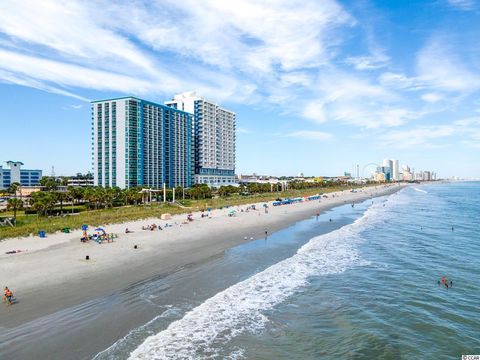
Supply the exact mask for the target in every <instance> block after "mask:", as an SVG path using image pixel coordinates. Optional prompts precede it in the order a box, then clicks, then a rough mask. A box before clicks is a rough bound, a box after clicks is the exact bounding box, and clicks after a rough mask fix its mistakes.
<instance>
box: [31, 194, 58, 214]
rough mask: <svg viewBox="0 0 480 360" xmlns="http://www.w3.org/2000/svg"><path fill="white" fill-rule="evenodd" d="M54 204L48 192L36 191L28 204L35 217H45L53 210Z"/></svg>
mask: <svg viewBox="0 0 480 360" xmlns="http://www.w3.org/2000/svg"><path fill="white" fill-rule="evenodd" d="M55 203H56V199H55V196H54V195H53V194H52V193H50V192H45V191H38V192H35V193H33V194H32V197H31V198H30V204H31V205H32V207H33V208H34V209H35V210H36V211H37V215H40V214H42V215H47V214H48V212H49V211H50V210H52V209H53V208H54V206H55Z"/></svg>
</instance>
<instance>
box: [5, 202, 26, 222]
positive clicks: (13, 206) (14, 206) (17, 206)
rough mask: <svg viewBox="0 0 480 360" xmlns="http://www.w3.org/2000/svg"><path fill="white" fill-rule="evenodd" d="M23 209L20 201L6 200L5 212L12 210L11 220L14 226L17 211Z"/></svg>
mask: <svg viewBox="0 0 480 360" xmlns="http://www.w3.org/2000/svg"><path fill="white" fill-rule="evenodd" d="M21 209H23V201H22V199H18V198H16V197H14V198H10V199H8V202H7V210H13V218H14V222H15V225H16V224H17V211H18V210H21Z"/></svg>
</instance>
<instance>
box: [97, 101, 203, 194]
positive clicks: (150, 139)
mask: <svg viewBox="0 0 480 360" xmlns="http://www.w3.org/2000/svg"><path fill="white" fill-rule="evenodd" d="M92 137H93V139H92V145H93V146H92V150H93V154H92V161H93V175H94V183H95V185H98V186H104V187H113V186H118V187H120V188H130V187H135V186H142V185H145V186H149V187H157V188H160V187H162V186H163V184H166V186H167V187H170V188H172V187H176V186H182V187H190V186H191V185H192V180H193V170H194V169H193V165H194V158H193V157H194V152H193V124H192V115H191V114H189V113H187V112H185V111H182V110H177V109H174V108H171V107H168V106H165V105H160V104H156V103H153V102H150V101H146V100H142V99H138V98H136V97H131V96H128V97H121V98H115V99H108V100H99V101H93V102H92Z"/></svg>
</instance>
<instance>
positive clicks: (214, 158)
mask: <svg viewBox="0 0 480 360" xmlns="http://www.w3.org/2000/svg"><path fill="white" fill-rule="evenodd" d="M165 104H166V105H168V106H170V107H173V108H176V109H180V110H183V111H187V112H189V113H191V114H193V124H194V125H193V127H194V133H195V136H194V147H195V176H194V181H195V183H199V184H208V185H209V186H221V185H230V184H233V183H235V160H236V158H235V142H236V136H235V126H236V114H235V113H234V112H232V111H230V110H227V109H225V108H223V107H221V106H220V105H218V104H216V103H214V102H212V101H209V100H206V99H204V98H202V97H199V96H197V94H196V93H195V92H186V93H182V94H178V95H175V96H174V98H173V100H172V101H166V102H165Z"/></svg>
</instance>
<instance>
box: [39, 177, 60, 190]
mask: <svg viewBox="0 0 480 360" xmlns="http://www.w3.org/2000/svg"><path fill="white" fill-rule="evenodd" d="M59 185H60V181H58V179H55V178H54V177H51V176H43V177H42V178H41V179H40V186H42V187H43V188H44V189H45V190H46V191H55V190H57V188H58V186H59Z"/></svg>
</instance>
